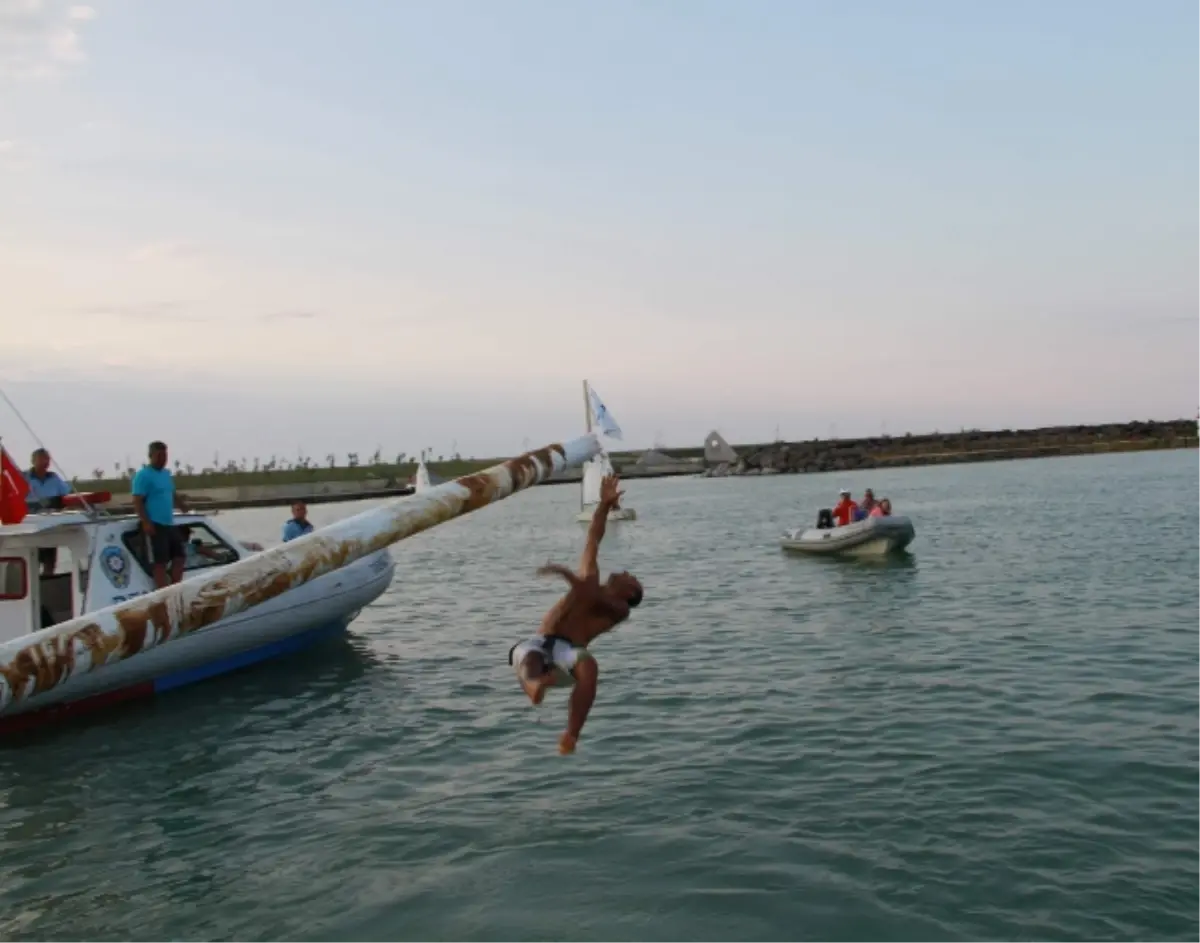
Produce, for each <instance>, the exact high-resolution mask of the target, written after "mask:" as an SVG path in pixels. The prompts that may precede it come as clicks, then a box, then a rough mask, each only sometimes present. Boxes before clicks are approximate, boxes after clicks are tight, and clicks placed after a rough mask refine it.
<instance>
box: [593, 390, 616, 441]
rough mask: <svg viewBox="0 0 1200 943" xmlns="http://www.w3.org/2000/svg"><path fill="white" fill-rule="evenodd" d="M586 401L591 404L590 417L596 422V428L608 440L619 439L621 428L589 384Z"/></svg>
mask: <svg viewBox="0 0 1200 943" xmlns="http://www.w3.org/2000/svg"><path fill="white" fill-rule="evenodd" d="M588 400H589V402H590V403H591V404H592V417H593V418H594V419H595V420H596V426H597V428H599V430H600V431H601V432H603V433H604V434H605V435H606V436H608V437H609V438H610V439H619V438H621V427H620V426H618V425H617V423H616V420H614V419H613V417H612V413H610V412H609V411H608V407H607V406H605V405H604V403H603V402H601V401H600V397H599V396H597V395H596V391H595V390H593V389H592V385H591V384H590V383H589V384H588Z"/></svg>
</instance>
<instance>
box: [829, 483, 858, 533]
mask: <svg viewBox="0 0 1200 943" xmlns="http://www.w3.org/2000/svg"><path fill="white" fill-rule="evenodd" d="M857 513H858V505H857V504H856V503H855V501H854V499H853V498H851V497H850V492H849V491H847V490H846V489H845V488H843V489H842V490H841V491H840V492H839V493H838V503H837V507H835V508H834V509H833V520H834V522H835V523H836V524H837V526H838V527H845V526H846V525H847V524H851V523H853V522H854V516H855V515H856V514H857Z"/></svg>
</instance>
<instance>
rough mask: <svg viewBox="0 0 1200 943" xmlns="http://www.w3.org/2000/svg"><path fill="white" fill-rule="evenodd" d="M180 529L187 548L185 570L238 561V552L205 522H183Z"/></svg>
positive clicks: (224, 564)
mask: <svg viewBox="0 0 1200 943" xmlns="http://www.w3.org/2000/svg"><path fill="white" fill-rule="evenodd" d="M179 529H180V531H181V536H182V537H183V544H184V548H185V549H186V550H187V559H186V560H185V562H184V564H183V569H184V571H185V572H186V571H187V570H202V569H204V568H205V567H210V566H226V565H227V564H230V563H236V562H237V559H238V552H237V551H236V550H234V549H233V547H231V546H229V544H227V543H225V541H223V540H222V539H221V538H220V537H218V536H217V535H216V534H214V533H213V532H212V531H211V530H209V529H208V527H207V526H205V525H204V524H182V525H180V528H179Z"/></svg>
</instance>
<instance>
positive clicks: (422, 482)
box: [413, 460, 433, 494]
mask: <svg viewBox="0 0 1200 943" xmlns="http://www.w3.org/2000/svg"><path fill="white" fill-rule="evenodd" d="M432 487H433V482H432V481H430V480H429V469H428V468H426V467H425V462H424V460H422V462H421V463H420V464H419V465H418V466H417V480H416V482H415V483H414V484H413V491H415V492H416V493H417V494H420V493H421V492H423V491H428V490H429V489H430V488H432Z"/></svg>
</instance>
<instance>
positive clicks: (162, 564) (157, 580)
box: [143, 525, 170, 589]
mask: <svg viewBox="0 0 1200 943" xmlns="http://www.w3.org/2000/svg"><path fill="white" fill-rule="evenodd" d="M163 530H164V528H163V527H162V526H161V525H159V526H158V527H155V528H154V533H153V534H143V536H144V537H145V540H146V558H147V562H149V564H150V572H151V574H152V575H153V576H154V587H155V589H162V588H163V587H164V586H166V585H167V560H168V559H169V558H170V554H169V553H168V552H167V550H168V548H167V546H166V540H165V539H164V537H163Z"/></svg>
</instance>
